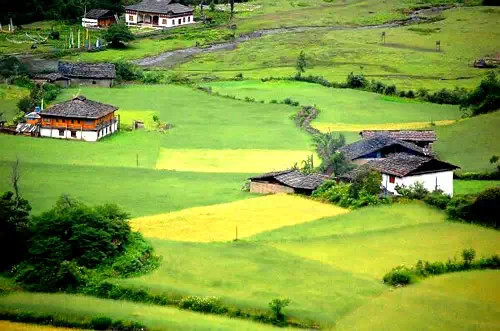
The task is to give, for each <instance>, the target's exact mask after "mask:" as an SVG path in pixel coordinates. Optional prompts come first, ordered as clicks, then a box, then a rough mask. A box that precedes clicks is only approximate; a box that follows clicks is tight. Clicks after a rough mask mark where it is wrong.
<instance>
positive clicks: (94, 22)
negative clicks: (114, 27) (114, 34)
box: [82, 9, 116, 28]
mask: <svg viewBox="0 0 500 331" xmlns="http://www.w3.org/2000/svg"><path fill="white" fill-rule="evenodd" d="M114 23H116V17H115V13H113V12H112V11H111V10H108V9H91V10H89V11H88V12H86V13H85V15H84V16H83V17H82V26H83V27H84V28H105V27H108V26H110V25H111V24H114Z"/></svg>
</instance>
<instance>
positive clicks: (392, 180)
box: [389, 176, 396, 184]
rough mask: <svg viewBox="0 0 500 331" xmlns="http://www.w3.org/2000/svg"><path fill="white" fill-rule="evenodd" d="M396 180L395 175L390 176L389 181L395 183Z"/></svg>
mask: <svg viewBox="0 0 500 331" xmlns="http://www.w3.org/2000/svg"><path fill="white" fill-rule="evenodd" d="M395 182H396V177H395V176H389V183H391V184H394V183H395Z"/></svg>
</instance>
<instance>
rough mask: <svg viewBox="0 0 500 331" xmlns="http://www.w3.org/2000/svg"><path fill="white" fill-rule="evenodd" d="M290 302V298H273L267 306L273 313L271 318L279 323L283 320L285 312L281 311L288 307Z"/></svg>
mask: <svg viewBox="0 0 500 331" xmlns="http://www.w3.org/2000/svg"><path fill="white" fill-rule="evenodd" d="M289 304H290V299H273V300H272V301H271V302H269V307H270V308H271V312H272V314H273V319H274V320H275V321H276V322H278V323H281V322H283V321H284V320H285V314H284V313H283V309H284V308H285V307H288V305H289Z"/></svg>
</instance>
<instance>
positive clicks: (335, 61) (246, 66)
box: [176, 1, 500, 90]
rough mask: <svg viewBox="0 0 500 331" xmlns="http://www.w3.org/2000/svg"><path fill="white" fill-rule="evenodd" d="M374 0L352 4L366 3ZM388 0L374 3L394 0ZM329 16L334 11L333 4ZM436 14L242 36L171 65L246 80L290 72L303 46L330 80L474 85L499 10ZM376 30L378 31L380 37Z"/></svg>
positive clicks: (493, 44)
mask: <svg viewBox="0 0 500 331" xmlns="http://www.w3.org/2000/svg"><path fill="white" fill-rule="evenodd" d="M374 2H375V1H362V2H359V3H358V5H359V7H363V6H364V5H367V6H368V7H369V6H370V5H373V3H374ZM377 2H378V3H380V1H377ZM390 2H392V1H386V2H384V3H383V4H380V6H394V4H393V3H392V4H390ZM366 3H369V4H366ZM339 4H340V2H339ZM319 10H322V13H328V12H327V11H325V10H324V9H318V11H319ZM363 10H365V9H364V8H363ZM318 13H319V12H318ZM356 14H358V12H356ZM332 15H335V17H342V16H341V15H339V14H338V13H337V12H336V11H335V10H333V11H332ZM442 15H443V17H444V18H445V19H444V20H441V21H437V22H434V23H429V24H420V25H413V26H410V27H398V28H390V29H383V30H381V29H374V30H345V31H311V32H303V33H286V34H278V35H271V36H266V37H263V38H259V39H255V40H252V41H249V42H245V43H242V44H240V45H239V46H238V47H237V49H236V50H234V51H223V52H222V51H221V52H217V53H211V54H203V55H199V56H197V57H196V58H195V59H193V60H192V61H190V62H187V63H184V64H182V65H180V66H178V67H177V68H176V70H177V71H179V72H183V73H186V74H189V75H191V76H192V77H195V78H196V77H202V76H205V75H209V76H214V75H215V76H218V77H221V78H232V77H234V76H235V75H236V74H238V73H243V75H244V76H245V77H247V78H250V79H256V78H262V77H269V76H279V77H284V76H293V75H294V74H295V72H296V69H295V64H296V59H297V56H298V55H299V53H300V52H301V51H304V52H305V53H306V57H307V62H308V64H309V65H308V68H307V71H306V75H308V74H312V75H321V76H323V77H325V78H327V79H328V80H331V81H336V82H340V81H345V79H346V77H347V75H348V74H349V73H350V72H356V73H360V72H362V73H363V74H365V75H366V76H367V78H369V79H376V80H381V81H383V82H385V83H388V84H396V86H397V87H399V88H402V89H414V90H416V89H418V88H421V87H425V88H428V89H431V90H436V89H439V88H443V87H446V88H451V89H453V88H454V87H455V86H460V87H466V88H471V87H474V86H476V85H477V84H478V83H479V81H480V80H481V78H482V77H483V76H484V74H485V73H486V71H485V70H479V69H475V68H473V67H472V63H473V61H474V59H477V58H481V57H484V56H487V55H494V54H496V53H497V51H498V47H499V42H498V40H500V36H499V34H498V29H495V28H494V27H495V26H496V24H497V21H498V17H499V16H500V10H498V9H494V8H489V9H486V8H485V7H469V8H458V9H453V10H449V11H445V12H443V14H442ZM306 17H307V16H306ZM313 25H314V24H313ZM381 31H385V32H386V43H385V44H383V43H382V42H381V37H380V36H381ZM436 40H440V41H441V52H437V51H436V50H435V43H436ZM471 42H472V43H473V47H471Z"/></svg>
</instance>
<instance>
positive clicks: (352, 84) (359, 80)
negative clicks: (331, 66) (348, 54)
mask: <svg viewBox="0 0 500 331" xmlns="http://www.w3.org/2000/svg"><path fill="white" fill-rule="evenodd" d="M367 85H368V82H367V80H366V78H365V76H364V75H363V74H359V75H355V74H353V73H352V72H351V73H350V74H349V75H348V76H347V82H346V87H348V88H365V87H366V86H367Z"/></svg>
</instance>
